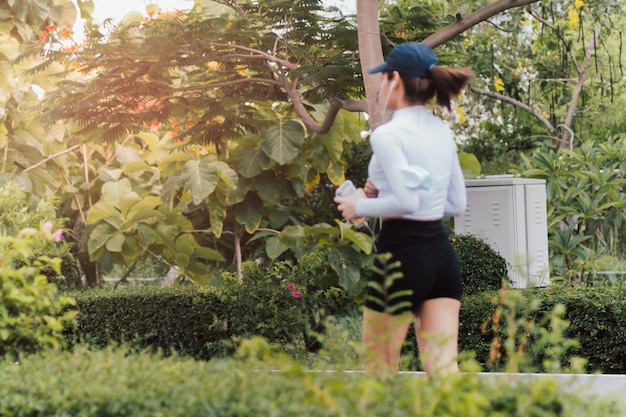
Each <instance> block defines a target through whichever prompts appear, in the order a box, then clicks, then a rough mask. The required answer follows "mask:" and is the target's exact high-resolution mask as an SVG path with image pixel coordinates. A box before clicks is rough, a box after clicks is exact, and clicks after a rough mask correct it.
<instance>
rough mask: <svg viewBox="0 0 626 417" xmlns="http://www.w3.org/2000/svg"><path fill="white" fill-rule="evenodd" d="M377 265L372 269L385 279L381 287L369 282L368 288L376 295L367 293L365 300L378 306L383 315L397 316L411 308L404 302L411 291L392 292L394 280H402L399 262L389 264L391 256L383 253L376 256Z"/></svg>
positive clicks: (407, 302)
mask: <svg viewBox="0 0 626 417" xmlns="http://www.w3.org/2000/svg"><path fill="white" fill-rule="evenodd" d="M377 260H378V262H377V264H378V266H377V265H376V264H375V265H374V266H373V267H372V269H373V270H374V272H376V273H377V274H380V275H382V276H383V277H385V279H384V281H383V283H382V285H381V284H380V283H378V282H375V281H373V280H370V282H368V286H369V287H370V288H372V289H374V290H375V292H376V293H377V294H378V295H374V294H372V292H371V291H370V292H369V293H368V296H367V299H368V301H370V302H373V303H374V304H376V305H378V306H379V307H380V308H381V309H382V311H383V312H384V313H387V314H392V315H394V314H397V313H398V312H400V311H402V310H403V309H406V308H407V307H411V303H410V301H406V298H407V297H410V296H411V295H412V294H413V291H411V290H401V291H392V287H393V284H394V282H395V281H396V280H398V279H402V278H403V275H402V272H401V271H400V261H394V262H390V260H391V254H390V253H383V254H379V255H377Z"/></svg>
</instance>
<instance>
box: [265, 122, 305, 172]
mask: <svg viewBox="0 0 626 417" xmlns="http://www.w3.org/2000/svg"><path fill="white" fill-rule="evenodd" d="M305 135H306V131H305V130H304V127H302V125H301V124H300V123H299V122H297V121H295V120H288V121H286V122H281V123H279V124H278V125H276V126H272V127H270V128H269V129H266V130H264V131H263V132H262V133H261V149H263V152H265V153H266V154H267V156H269V157H270V158H272V159H273V160H274V161H276V162H278V163H279V164H280V165H285V164H286V163H288V162H291V161H292V160H294V159H295V157H296V156H298V153H299V152H300V148H301V146H302V143H304V138H305Z"/></svg>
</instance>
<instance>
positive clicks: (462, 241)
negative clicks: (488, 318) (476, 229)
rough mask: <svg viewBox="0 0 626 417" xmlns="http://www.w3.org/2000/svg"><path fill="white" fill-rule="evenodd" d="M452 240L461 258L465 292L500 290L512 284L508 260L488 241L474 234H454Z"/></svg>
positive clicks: (458, 256) (460, 264)
mask: <svg viewBox="0 0 626 417" xmlns="http://www.w3.org/2000/svg"><path fill="white" fill-rule="evenodd" d="M450 241H451V242H452V247H453V248H454V251H455V252H456V255H457V258H458V259H459V267H460V269H461V275H462V276H463V283H464V285H465V289H464V292H465V294H476V293H479V292H483V291H494V290H499V289H500V288H502V286H503V285H509V284H510V279H509V278H508V265H507V262H506V260H505V259H504V258H503V257H502V255H500V253H498V252H497V251H496V250H494V249H493V248H492V247H491V246H490V245H489V244H488V243H487V242H485V241H484V240H482V239H480V238H478V237H476V236H474V235H472V234H461V235H454V236H452V237H451V238H450Z"/></svg>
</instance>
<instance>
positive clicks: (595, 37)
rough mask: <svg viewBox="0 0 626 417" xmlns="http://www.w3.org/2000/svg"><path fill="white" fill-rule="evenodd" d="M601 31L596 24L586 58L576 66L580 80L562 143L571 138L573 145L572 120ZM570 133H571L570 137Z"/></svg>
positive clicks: (570, 106)
mask: <svg viewBox="0 0 626 417" xmlns="http://www.w3.org/2000/svg"><path fill="white" fill-rule="evenodd" d="M601 31H602V27H601V26H600V25H598V26H596V30H595V31H594V32H593V37H592V38H591V40H590V41H589V45H588V46H587V50H586V51H585V58H584V59H583V63H582V65H581V66H580V67H578V66H576V71H577V72H578V81H576V85H575V86H574V91H573V92H572V99H571V100H570V103H569V108H568V109H567V115H566V116H565V122H564V123H563V126H564V127H565V128H566V129H564V130H563V136H562V137H561V143H563V142H568V139H569V142H570V147H572V145H571V144H572V143H573V140H574V136H573V135H574V132H572V129H571V126H572V121H573V120H574V113H575V112H576V106H577V104H578V98H579V97H580V94H581V93H582V91H583V86H584V85H585V75H586V73H587V69H588V68H589V63H590V62H591V56H592V55H593V51H594V49H595V45H596V42H597V40H598V37H599V36H600V33H601ZM568 134H569V135H571V136H570V137H569V138H568ZM557 149H558V147H557Z"/></svg>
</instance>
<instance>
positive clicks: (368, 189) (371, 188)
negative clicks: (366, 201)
mask: <svg viewBox="0 0 626 417" xmlns="http://www.w3.org/2000/svg"><path fill="white" fill-rule="evenodd" d="M363 190H364V191H365V195H366V196H367V198H376V197H378V188H376V186H375V185H374V183H373V182H372V180H370V179H369V177H368V178H367V181H365V186H364V187H363Z"/></svg>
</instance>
